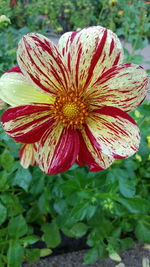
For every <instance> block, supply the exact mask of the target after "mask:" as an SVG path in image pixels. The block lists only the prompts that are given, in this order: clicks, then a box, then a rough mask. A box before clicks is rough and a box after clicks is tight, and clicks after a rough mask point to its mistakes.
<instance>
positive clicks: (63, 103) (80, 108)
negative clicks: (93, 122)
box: [54, 92, 89, 129]
mask: <svg viewBox="0 0 150 267" xmlns="http://www.w3.org/2000/svg"><path fill="white" fill-rule="evenodd" d="M54 107H55V110H54V113H55V116H56V118H57V119H58V120H59V121H60V122H62V124H63V125H64V126H65V127H71V128H74V129H77V128H81V127H82V124H83V123H85V120H86V117H87V116H88V114H89V113H88V112H89V110H88V105H87V103H86V102H85V100H84V99H83V97H82V96H80V95H78V94H77V93H72V92H71V93H68V94H67V95H62V96H59V97H58V98H57V99H56V101H55V103H54Z"/></svg>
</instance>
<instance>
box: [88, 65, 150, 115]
mask: <svg viewBox="0 0 150 267" xmlns="http://www.w3.org/2000/svg"><path fill="white" fill-rule="evenodd" d="M147 90H148V75H147V73H146V71H145V70H144V69H143V68H142V67H140V66H138V65H134V64H129V63H127V64H121V65H119V66H114V67H112V68H111V69H109V70H108V71H106V72H104V73H103V74H102V75H101V76H100V77H99V78H98V79H97V81H96V82H95V84H94V85H93V86H92V87H91V88H89V90H88V91H87V92H86V96H87V97H88V99H89V101H90V103H92V104H93V105H94V106H98V107H99V106H114V107H118V108H119V109H121V110H123V111H126V112H130V111H132V110H134V109H135V108H136V107H137V106H138V105H139V104H140V103H141V102H142V101H143V100H144V98H145V97H146V94H147Z"/></svg>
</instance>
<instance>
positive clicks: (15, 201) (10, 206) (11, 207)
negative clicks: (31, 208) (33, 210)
mask: <svg viewBox="0 0 150 267" xmlns="http://www.w3.org/2000/svg"><path fill="white" fill-rule="evenodd" d="M0 199H1V201H2V203H3V204H4V205H5V207H6V208H7V214H8V216H10V217H13V216H16V215H18V214H19V213H21V212H23V207H22V206H21V204H20V202H19V198H18V197H17V196H16V195H12V194H9V193H3V194H1V195H0Z"/></svg>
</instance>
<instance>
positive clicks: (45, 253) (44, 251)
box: [40, 248, 53, 257]
mask: <svg viewBox="0 0 150 267" xmlns="http://www.w3.org/2000/svg"><path fill="white" fill-rule="evenodd" d="M52 253H53V251H52V250H51V249H49V248H42V249H41V250H40V257H46V256H49V255H51V254H52Z"/></svg>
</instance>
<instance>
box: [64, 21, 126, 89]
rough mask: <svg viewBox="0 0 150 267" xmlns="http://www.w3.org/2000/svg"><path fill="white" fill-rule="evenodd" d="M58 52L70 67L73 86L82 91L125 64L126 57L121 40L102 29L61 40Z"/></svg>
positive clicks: (78, 33) (84, 31)
mask: <svg viewBox="0 0 150 267" xmlns="http://www.w3.org/2000/svg"><path fill="white" fill-rule="evenodd" d="M67 37H68V40H67ZM63 39H64V43H65V45H64V46H63V45H62V42H63ZM59 50H61V53H62V54H63V56H64V62H65V64H66V66H67V67H68V70H69V74H70V77H71V79H72V83H73V85H72V86H73V87H74V89H77V88H78V89H79V90H80V91H81V90H84V88H87V87H88V86H90V84H91V83H94V81H95V80H97V77H99V76H100V74H101V73H103V72H104V71H106V70H107V69H109V68H110V67H112V66H114V65H117V64H119V62H120V63H122V57H123V49H122V46H121V43H120V41H119V39H118V37H117V36H116V35H115V34H114V33H113V32H112V31H110V30H107V29H105V28H103V27H101V26H93V27H88V28H85V29H83V30H81V31H76V32H72V33H69V34H68V35H65V36H64V37H63V36H62V40H60V42H59Z"/></svg>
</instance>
